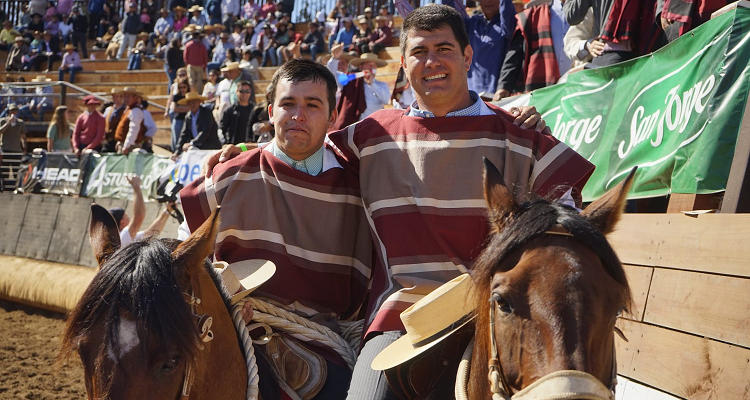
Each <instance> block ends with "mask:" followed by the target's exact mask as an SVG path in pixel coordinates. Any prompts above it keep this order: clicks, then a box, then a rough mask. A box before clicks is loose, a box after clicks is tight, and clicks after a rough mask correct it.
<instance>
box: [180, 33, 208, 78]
mask: <svg viewBox="0 0 750 400" xmlns="http://www.w3.org/2000/svg"><path fill="white" fill-rule="evenodd" d="M201 37H202V32H196V33H194V34H193V36H192V39H191V40H190V41H189V42H188V43H187V44H186V45H185V50H184V51H183V58H184V59H185V65H186V66H187V73H188V76H189V77H190V87H192V88H193V90H195V91H196V92H202V91H203V72H204V71H205V70H206V66H207V65H208V50H207V49H206V45H204V44H203V41H202V40H201Z"/></svg>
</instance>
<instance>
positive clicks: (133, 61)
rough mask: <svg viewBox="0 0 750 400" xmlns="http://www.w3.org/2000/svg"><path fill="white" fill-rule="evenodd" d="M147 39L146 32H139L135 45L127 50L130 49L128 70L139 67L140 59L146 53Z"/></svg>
mask: <svg viewBox="0 0 750 400" xmlns="http://www.w3.org/2000/svg"><path fill="white" fill-rule="evenodd" d="M147 41H148V33H146V32H141V33H140V34H139V35H138V42H137V43H136V44H135V47H134V48H131V49H130V50H129V51H130V59H129V60H128V70H129V71H132V70H137V69H141V60H142V59H143V55H144V54H145V53H146V42H147Z"/></svg>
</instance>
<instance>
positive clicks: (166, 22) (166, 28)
mask: <svg viewBox="0 0 750 400" xmlns="http://www.w3.org/2000/svg"><path fill="white" fill-rule="evenodd" d="M159 15H160V17H159V19H158V20H156V24H154V35H156V36H167V37H169V36H168V35H169V34H170V33H172V29H173V28H172V25H173V24H174V20H173V19H172V17H170V16H169V11H168V10H167V9H166V8H162V9H161V10H159Z"/></svg>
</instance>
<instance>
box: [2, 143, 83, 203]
mask: <svg viewBox="0 0 750 400" xmlns="http://www.w3.org/2000/svg"><path fill="white" fill-rule="evenodd" d="M87 157H88V156H87V155H84V156H82V157H81V160H79V158H78V157H76V155H75V154H73V153H70V154H66V153H47V152H44V151H43V152H41V153H38V154H32V155H31V157H30V158H28V159H27V160H26V161H23V162H21V165H20V166H19V170H18V180H17V181H16V189H18V190H19V191H22V192H26V193H52V194H64V195H77V194H79V192H80V190H81V181H82V177H83V171H84V170H85V169H84V168H83V167H82V166H83V165H85V163H86V161H85V160H86V158H87Z"/></svg>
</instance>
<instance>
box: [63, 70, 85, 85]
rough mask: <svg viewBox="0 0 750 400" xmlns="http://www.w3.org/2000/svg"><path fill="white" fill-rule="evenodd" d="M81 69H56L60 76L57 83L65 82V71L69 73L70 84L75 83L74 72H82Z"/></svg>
mask: <svg viewBox="0 0 750 400" xmlns="http://www.w3.org/2000/svg"><path fill="white" fill-rule="evenodd" d="M82 70H83V68H81V67H70V68H68V69H67V70H64V69H62V67H60V68H58V71H59V72H60V74H59V75H58V77H57V80H58V81H64V80H65V71H70V83H75V81H76V72H78V71H82Z"/></svg>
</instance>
